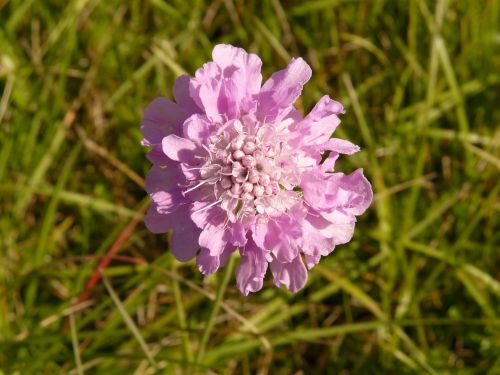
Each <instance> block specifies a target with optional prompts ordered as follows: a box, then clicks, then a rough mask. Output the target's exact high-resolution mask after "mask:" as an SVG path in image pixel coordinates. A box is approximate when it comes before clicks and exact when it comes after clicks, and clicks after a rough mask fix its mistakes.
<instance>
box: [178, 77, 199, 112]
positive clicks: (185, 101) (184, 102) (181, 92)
mask: <svg viewBox="0 0 500 375" xmlns="http://www.w3.org/2000/svg"><path fill="white" fill-rule="evenodd" d="M190 80H191V77H190V76H188V75H181V76H179V77H177V79H176V80H175V84H174V98H175V101H176V103H177V104H178V105H179V106H180V107H181V108H182V109H183V110H184V111H185V112H186V113H188V114H193V113H201V108H200V107H198V105H197V104H196V102H195V101H194V100H193V98H192V97H191V94H190V93H189V81H190Z"/></svg>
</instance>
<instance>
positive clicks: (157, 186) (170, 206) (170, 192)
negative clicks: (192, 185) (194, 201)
mask: <svg viewBox="0 0 500 375" xmlns="http://www.w3.org/2000/svg"><path fill="white" fill-rule="evenodd" d="M178 181H179V170H178V168H177V166H172V165H171V166H169V167H166V168H162V167H159V166H156V165H154V166H153V167H152V168H151V170H150V171H149V173H148V174H147V176H146V191H147V192H148V193H149V195H150V196H151V198H152V199H153V202H154V203H155V204H156V208H157V210H158V212H160V213H169V212H173V211H175V210H176V209H177V208H179V207H180V206H181V205H183V204H186V203H188V200H187V199H186V198H185V197H184V196H183V195H182V193H181V190H180V189H179V188H178V187H177V182H178Z"/></svg>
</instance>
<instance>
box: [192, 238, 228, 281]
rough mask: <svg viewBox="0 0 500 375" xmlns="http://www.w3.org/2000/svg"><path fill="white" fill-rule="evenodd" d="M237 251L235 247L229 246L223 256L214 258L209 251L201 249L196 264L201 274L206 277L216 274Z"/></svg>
mask: <svg viewBox="0 0 500 375" xmlns="http://www.w3.org/2000/svg"><path fill="white" fill-rule="evenodd" d="M234 251H235V248H234V246H232V245H227V246H226V247H225V248H224V251H223V252H222V254H221V255H216V256H212V255H210V251H209V250H208V249H201V251H200V254H199V255H198V257H197V258H196V264H197V266H198V269H199V270H200V272H201V273H202V274H204V275H210V274H212V273H215V272H216V271H217V270H218V269H219V267H223V266H224V265H225V264H226V262H227V260H228V259H229V256H230V255H231V253H233V252H234Z"/></svg>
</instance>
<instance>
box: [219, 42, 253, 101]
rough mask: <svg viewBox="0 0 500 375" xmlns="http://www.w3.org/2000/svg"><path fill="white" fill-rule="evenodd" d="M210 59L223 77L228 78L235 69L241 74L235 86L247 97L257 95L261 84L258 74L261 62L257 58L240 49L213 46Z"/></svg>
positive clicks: (226, 45) (223, 45)
mask: <svg viewBox="0 0 500 375" xmlns="http://www.w3.org/2000/svg"><path fill="white" fill-rule="evenodd" d="M212 57H213V60H214V62H215V63H216V64H217V65H218V66H219V67H220V68H221V69H222V71H223V74H224V76H226V77H227V76H230V75H232V74H233V73H234V70H235V69H238V70H240V71H241V72H242V75H241V76H239V79H238V80H237V84H238V86H239V87H241V88H243V89H244V92H245V93H246V94H247V95H252V94H257V93H258V92H259V89H260V85H261V84H262V75H261V73H260V70H261V67H262V61H261V60H260V58H259V56H257V55H255V54H253V53H247V52H246V51H245V50H244V49H242V48H237V47H233V46H231V45H228V44H219V45H217V46H215V48H214V50H213V52H212Z"/></svg>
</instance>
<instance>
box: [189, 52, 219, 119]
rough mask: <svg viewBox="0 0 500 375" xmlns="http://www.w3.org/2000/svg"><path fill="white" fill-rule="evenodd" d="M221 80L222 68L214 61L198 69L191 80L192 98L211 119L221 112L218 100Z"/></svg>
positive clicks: (190, 91)
mask: <svg viewBox="0 0 500 375" xmlns="http://www.w3.org/2000/svg"><path fill="white" fill-rule="evenodd" d="M221 80H222V74H221V70H220V68H219V67H218V66H217V64H215V63H214V62H208V63H206V64H203V67H202V68H200V69H198V70H197V71H196V74H195V76H194V78H191V81H190V82H189V94H190V96H191V98H193V100H194V101H195V103H196V105H197V106H198V107H200V108H201V109H202V110H203V111H204V112H205V113H206V115H207V116H208V117H209V118H211V119H214V118H216V117H217V116H218V114H219V110H218V107H217V101H218V98H219V91H220V84H221Z"/></svg>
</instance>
